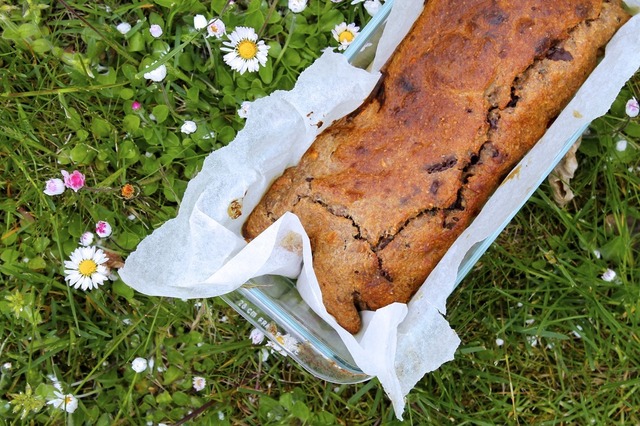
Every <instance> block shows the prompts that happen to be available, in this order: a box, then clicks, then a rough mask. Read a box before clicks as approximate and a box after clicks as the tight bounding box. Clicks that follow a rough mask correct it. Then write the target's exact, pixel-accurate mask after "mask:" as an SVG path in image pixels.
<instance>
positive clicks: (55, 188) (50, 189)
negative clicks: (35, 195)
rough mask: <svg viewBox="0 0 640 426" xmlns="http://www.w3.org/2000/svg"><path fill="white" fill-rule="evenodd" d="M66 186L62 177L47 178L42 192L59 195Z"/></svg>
mask: <svg viewBox="0 0 640 426" xmlns="http://www.w3.org/2000/svg"><path fill="white" fill-rule="evenodd" d="M65 189H66V186H65V184H64V182H63V181H62V179H58V178H54V179H49V180H48V181H47V183H46V184H45V188H44V193H45V194H47V195H50V196H53V195H60V194H62V193H63V192H64V190H65Z"/></svg>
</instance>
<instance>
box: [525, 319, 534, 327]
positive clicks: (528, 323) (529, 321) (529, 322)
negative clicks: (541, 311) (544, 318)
mask: <svg viewBox="0 0 640 426" xmlns="http://www.w3.org/2000/svg"><path fill="white" fill-rule="evenodd" d="M534 322H536V320H535V319H533V318H529V319H528V320H525V324H527V325H531V324H533V323H534Z"/></svg>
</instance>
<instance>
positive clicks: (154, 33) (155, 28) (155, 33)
mask: <svg viewBox="0 0 640 426" xmlns="http://www.w3.org/2000/svg"><path fill="white" fill-rule="evenodd" d="M149 33H150V34H151V37H153V38H158V37H160V36H162V33H163V31H162V27H161V26H160V25H158V24H153V25H151V26H150V27H149Z"/></svg>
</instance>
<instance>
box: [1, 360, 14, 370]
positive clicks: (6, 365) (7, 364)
mask: <svg viewBox="0 0 640 426" xmlns="http://www.w3.org/2000/svg"><path fill="white" fill-rule="evenodd" d="M12 367H13V364H11V363H10V362H5V363H4V364H2V370H4V371H9V370H11V368H12Z"/></svg>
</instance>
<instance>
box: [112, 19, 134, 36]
mask: <svg viewBox="0 0 640 426" xmlns="http://www.w3.org/2000/svg"><path fill="white" fill-rule="evenodd" d="M116 29H117V30H118V32H119V33H120V34H122V35H125V34H126V33H128V32H129V31H131V24H129V23H128V22H121V23H119V24H118V25H117V26H116Z"/></svg>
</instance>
